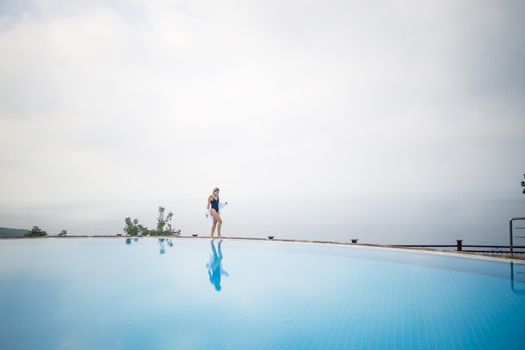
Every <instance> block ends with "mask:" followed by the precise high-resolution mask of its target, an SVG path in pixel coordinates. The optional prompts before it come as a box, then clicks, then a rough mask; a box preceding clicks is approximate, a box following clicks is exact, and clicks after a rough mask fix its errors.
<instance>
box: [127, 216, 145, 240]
mask: <svg viewBox="0 0 525 350" xmlns="http://www.w3.org/2000/svg"><path fill="white" fill-rule="evenodd" d="M124 222H125V223H126V227H124V232H126V234H128V235H130V236H136V235H137V234H138V233H139V232H140V227H142V225H139V224H138V223H139V219H133V221H131V218H125V219H124ZM139 226H140V227H139Z"/></svg>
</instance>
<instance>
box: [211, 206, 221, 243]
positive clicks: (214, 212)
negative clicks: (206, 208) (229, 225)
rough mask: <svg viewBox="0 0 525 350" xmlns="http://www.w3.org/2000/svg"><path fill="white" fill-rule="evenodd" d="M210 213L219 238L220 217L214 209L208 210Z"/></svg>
mask: <svg viewBox="0 0 525 350" xmlns="http://www.w3.org/2000/svg"><path fill="white" fill-rule="evenodd" d="M210 213H211V215H212V216H213V221H214V226H213V227H214V228H215V225H217V233H218V236H219V239H220V238H222V235H221V226H222V219H221V217H220V216H219V214H218V213H217V212H216V211H215V209H212V210H210ZM212 234H213V233H212Z"/></svg>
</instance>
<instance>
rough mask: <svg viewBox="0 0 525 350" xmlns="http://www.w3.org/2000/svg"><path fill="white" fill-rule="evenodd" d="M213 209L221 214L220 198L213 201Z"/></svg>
mask: <svg viewBox="0 0 525 350" xmlns="http://www.w3.org/2000/svg"><path fill="white" fill-rule="evenodd" d="M211 198H213V197H211ZM211 208H212V209H215V211H216V212H217V213H218V212H219V198H217V199H212V200H211Z"/></svg>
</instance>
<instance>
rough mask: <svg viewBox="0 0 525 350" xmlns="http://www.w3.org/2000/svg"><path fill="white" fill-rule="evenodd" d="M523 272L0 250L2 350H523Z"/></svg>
mask: <svg viewBox="0 0 525 350" xmlns="http://www.w3.org/2000/svg"><path fill="white" fill-rule="evenodd" d="M221 253H222V259H221ZM511 273H512V276H513V278H511ZM524 273H525V266H524V265H518V264H514V265H511V264H510V263H501V262H492V261H484V260H478V259H467V258H456V257H447V256H436V255H430V254H420V253H404V252H398V251H389V250H382V249H368V248H356V247H340V246H331V245H315V244H293V243H279V242H264V241H263V242H254V241H230V240H228V241H224V242H223V243H222V245H221V249H220V251H219V246H218V242H215V243H214V246H212V244H211V242H210V241H207V240H201V239H198V240H197V239H174V240H172V242H171V244H170V242H168V241H164V242H159V241H158V240H155V239H140V240H137V241H134V240H129V241H128V242H126V241H125V239H124V238H123V239H116V238H113V239H92V238H91V239H32V240H29V239H22V240H0V349H6V350H8V349H9V350H11V349H112V350H115V349H265V350H266V349H524V348H525V338H523V335H524V334H525V292H524V291H525V275H524Z"/></svg>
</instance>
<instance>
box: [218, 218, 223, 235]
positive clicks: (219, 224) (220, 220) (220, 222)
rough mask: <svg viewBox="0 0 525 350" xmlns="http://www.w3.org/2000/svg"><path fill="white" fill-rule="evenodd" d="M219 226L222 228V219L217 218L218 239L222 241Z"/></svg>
mask: <svg viewBox="0 0 525 350" xmlns="http://www.w3.org/2000/svg"><path fill="white" fill-rule="evenodd" d="M221 226H222V219H221V218H219V220H218V221H217V233H218V234H219V239H222V235H221Z"/></svg>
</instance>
